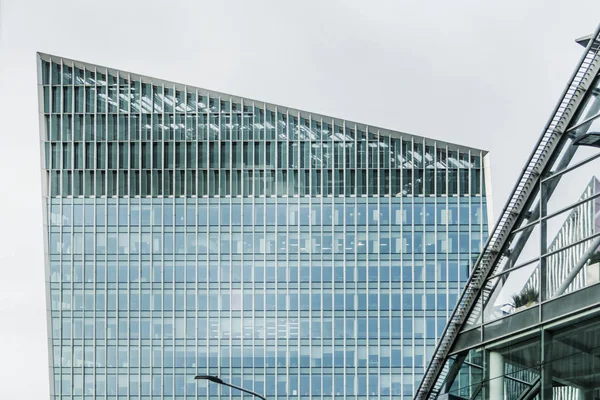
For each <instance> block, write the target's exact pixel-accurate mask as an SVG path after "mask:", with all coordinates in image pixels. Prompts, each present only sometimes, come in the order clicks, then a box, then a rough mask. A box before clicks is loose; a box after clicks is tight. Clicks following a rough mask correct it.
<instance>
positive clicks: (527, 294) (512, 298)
mask: <svg viewBox="0 0 600 400" xmlns="http://www.w3.org/2000/svg"><path fill="white" fill-rule="evenodd" d="M539 265H540V264H539V261H534V262H532V263H530V264H527V265H525V266H523V267H521V268H517V269H516V270H513V271H510V272H508V273H506V274H503V275H500V276H496V277H495V278H491V279H490V280H488V281H487V282H486V288H493V292H488V293H489V295H488V296H487V298H485V299H484V302H487V304H486V306H485V312H484V319H483V321H484V323H486V322H489V321H493V320H495V319H498V318H502V317H504V316H506V315H508V314H512V313H515V312H519V311H521V310H524V309H526V308H529V307H531V306H532V305H534V304H537V303H538V302H539Z"/></svg>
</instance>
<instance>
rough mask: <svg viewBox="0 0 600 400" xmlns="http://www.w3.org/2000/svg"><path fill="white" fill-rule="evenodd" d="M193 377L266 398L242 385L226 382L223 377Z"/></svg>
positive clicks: (264, 399) (265, 399) (263, 399)
mask: <svg viewBox="0 0 600 400" xmlns="http://www.w3.org/2000/svg"><path fill="white" fill-rule="evenodd" d="M194 379H202V380H205V381H211V382H214V383H217V384H219V385H223V386H229V387H230V388H234V389H237V390H240V391H242V392H244V393H248V394H251V395H252V396H256V397H258V398H259V399H262V400H267V398H266V397H265V396H262V395H260V394H258V393H254V392H253V391H251V390H248V389H244V388H243V387H239V386H235V385H232V384H231V383H227V382H225V381H224V380H223V379H221V378H219V377H218V376H215V375H198V376H196V377H195V378H194Z"/></svg>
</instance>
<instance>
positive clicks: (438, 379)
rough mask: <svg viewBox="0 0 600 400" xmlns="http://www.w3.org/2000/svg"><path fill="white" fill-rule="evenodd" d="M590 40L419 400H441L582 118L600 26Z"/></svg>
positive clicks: (598, 57) (599, 59)
mask: <svg viewBox="0 0 600 400" xmlns="http://www.w3.org/2000/svg"><path fill="white" fill-rule="evenodd" d="M589 38H590V39H591V38H594V39H593V40H586V41H583V42H580V44H582V45H585V46H586V50H585V52H584V54H583V56H582V57H581V60H580V62H579V63H578V66H577V68H576V69H575V71H574V73H573V75H572V76H571V78H570V80H569V83H568V85H567V86H566V88H565V89H564V91H563V94H562V96H561V100H560V101H559V103H558V104H557V105H556V107H555V109H554V111H553V113H552V116H551V118H550V119H549V121H548V123H547V124H546V127H545V129H544V131H543V134H542V135H541V137H540V139H539V141H538V143H537V145H536V147H535V149H534V151H533V152H532V154H531V155H530V157H529V160H528V162H527V164H526V166H525V168H524V169H523V171H522V173H521V176H520V178H519V180H518V181H517V183H516V185H515V187H514V189H513V191H512V194H511V196H510V198H509V200H508V202H507V204H506V205H505V207H504V210H503V211H502V214H501V216H500V218H499V220H498V222H497V224H496V226H495V227H494V230H493V231H492V233H491V235H490V237H489V239H488V241H487V243H486V245H485V247H484V250H483V251H482V253H481V255H480V256H479V258H478V259H477V262H476V264H475V266H474V268H473V271H472V273H471V276H470V278H469V280H468V282H467V284H466V286H465V289H464V290H463V292H462V294H461V297H460V299H459V302H458V304H457V306H456V307H455V309H454V311H453V313H452V315H451V317H450V318H449V320H448V323H447V325H446V328H445V330H444V332H443V334H442V338H441V339H440V341H439V342H438V345H437V347H436V350H435V353H434V355H433V358H432V360H431V362H430V363H429V365H428V367H427V369H426V372H425V375H424V378H423V380H422V381H421V384H420V385H419V388H418V389H417V391H416V392H415V397H414V398H415V400H424V399H430V398H435V397H436V396H437V395H438V394H439V393H440V390H441V388H442V385H443V383H444V381H445V379H444V378H445V377H446V375H447V374H449V373H452V372H451V371H450V369H451V368H450V367H449V366H448V364H447V363H446V360H447V358H448V356H449V354H450V352H451V350H452V346H453V345H454V343H455V340H456V339H457V337H458V335H459V332H460V331H461V330H462V329H463V328H464V326H465V324H466V323H468V322H473V321H471V320H472V319H478V318H480V316H481V311H482V307H483V304H482V302H481V299H482V298H488V297H489V295H490V293H491V292H492V291H493V289H494V287H488V286H486V285H485V282H486V279H487V278H488V277H490V276H493V275H494V274H496V273H497V272H498V269H499V268H498V267H499V266H500V264H501V263H500V262H499V261H500V259H501V258H502V257H501V254H502V253H501V251H502V250H503V249H504V248H505V247H506V245H507V242H508V239H509V237H510V234H511V232H512V231H513V229H514V228H515V227H516V226H517V223H518V222H519V221H521V220H522V219H523V217H524V216H525V214H527V213H528V212H529V207H528V205H529V203H530V201H531V197H532V194H533V193H535V192H534V190H535V189H536V187H537V184H538V183H539V180H540V177H541V175H542V172H543V171H544V170H545V168H546V166H547V165H548V164H549V162H550V161H551V160H552V159H553V158H554V157H555V156H556V154H555V153H556V150H557V145H558V144H559V143H561V139H563V137H564V135H565V131H566V129H567V127H568V126H569V123H570V122H571V120H572V119H573V118H574V116H575V115H576V113H577V110H578V108H579V105H580V103H581V101H582V99H583V98H584V97H585V95H586V93H587V91H588V89H590V85H591V84H592V82H593V81H594V78H595V77H596V75H597V74H598V71H599V70H600V26H599V27H598V28H597V29H596V31H595V32H594V33H593V34H592V35H590V36H589ZM538 212H539V209H538ZM456 372H457V371H454V373H456Z"/></svg>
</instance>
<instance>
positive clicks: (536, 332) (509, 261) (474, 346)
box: [418, 31, 600, 400]
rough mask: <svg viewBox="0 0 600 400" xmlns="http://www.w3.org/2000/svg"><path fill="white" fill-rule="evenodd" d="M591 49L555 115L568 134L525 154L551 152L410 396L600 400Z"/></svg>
mask: <svg viewBox="0 0 600 400" xmlns="http://www.w3.org/2000/svg"><path fill="white" fill-rule="evenodd" d="M592 37H595V38H598V31H597V32H596V33H595V35H593V36H592ZM589 46H590V47H588V48H587V50H586V52H585V53H584V56H583V58H582V62H581V64H580V65H579V66H578V69H577V70H576V74H575V75H574V77H573V78H572V81H571V82H570V84H569V85H568V86H567V89H566V91H565V94H564V98H563V100H562V101H561V103H560V104H559V106H558V107H557V109H556V113H557V114H556V115H555V117H554V119H560V120H562V121H564V123H565V126H566V129H564V133H563V132H562V131H560V130H558V129H557V130H550V129H549V130H547V131H546V132H545V133H544V135H543V137H542V140H540V143H539V147H538V148H537V149H536V151H535V152H534V153H533V154H534V156H533V157H535V154H542V149H543V148H544V146H548V144H549V143H552V142H553V141H554V140H556V146H555V147H554V148H553V149H551V150H548V152H547V154H548V155H549V156H548V159H547V162H546V163H544V164H541V162H542V161H541V160H538V161H535V159H534V158H533V157H532V161H530V162H537V163H540V164H539V170H540V171H541V173H540V174H537V175H531V182H533V184H531V188H532V189H531V191H530V193H529V196H528V197H527V198H525V199H524V202H523V204H524V205H523V207H522V208H521V210H520V211H518V212H515V211H514V210H511V208H510V207H516V204H517V203H515V202H513V203H510V202H509V204H508V205H507V209H506V211H505V213H506V214H505V215H507V214H511V213H512V214H513V215H518V217H517V218H516V219H515V222H514V225H513V227H512V229H510V230H507V237H506V240H505V241H504V242H503V243H502V244H501V247H500V248H501V250H500V251H498V252H496V254H497V257H495V260H494V261H493V263H492V264H491V268H490V269H489V272H488V273H487V275H486V276H484V277H483V278H482V282H483V284H482V285H481V286H480V289H479V290H478V291H477V295H476V299H477V300H476V301H475V302H474V305H473V307H472V308H471V310H470V312H469V314H468V315H467V316H466V317H465V319H464V323H462V326H461V327H460V328H459V333H458V336H457V337H456V338H455V339H454V341H453V343H452V344H451V345H450V347H449V348H450V350H449V352H448V355H447V357H446V358H445V360H444V367H443V368H442V369H441V371H440V373H439V374H438V375H437V376H436V377H435V379H436V380H435V383H434V384H433V385H432V387H430V388H427V390H428V393H425V392H422V393H419V397H418V398H427V399H435V398H438V399H515V400H516V399H540V400H552V399H555V400H593V399H598V398H600V362H599V361H598V354H599V349H600V341H599V337H600V336H599V333H600V319H599V315H600V285H598V283H600V181H599V180H598V175H599V172H600V148H599V147H598V145H597V144H595V145H592V146H587V145H580V143H586V142H585V141H581V137H582V136H585V135H590V134H591V135H594V134H595V133H597V130H596V129H597V128H596V126H597V123H598V121H600V98H599V93H600V77H599V76H598V72H599V68H598V61H600V56H599V53H598V52H599V49H600V42H599V41H598V40H597V39H596V40H592V43H591V44H590V45H589ZM571 88H577V91H576V90H571ZM579 95H580V96H581V97H580V98H577V96H579ZM565 104H568V105H569V107H566V106H564V105H565ZM565 110H566V111H565ZM569 112H571V113H570V114H569ZM547 138H548V139H547ZM592 143H593V142H592ZM535 169H537V167H536V168H532V166H531V164H530V165H529V166H528V167H527V168H526V169H524V170H535ZM524 177H525V175H523V177H522V178H521V179H522V180H521V183H520V184H519V185H518V186H517V189H516V190H518V188H520V187H525V185H524V184H523V183H522V182H524V180H525V178H524ZM513 204H515V205H513ZM503 218H504V217H503ZM499 224H500V225H501V224H502V220H501V222H500V223H499ZM500 225H499V226H500ZM494 234H495V233H493V235H494ZM492 237H494V236H492ZM488 252H491V250H489V249H488V248H486V249H484V250H483V254H486V253H488ZM482 260H484V258H482ZM483 263H484V261H481V262H480V263H478V264H477V265H476V266H475V270H476V271H478V270H479V268H480V266H481V265H483ZM474 275H475V277H474V279H477V277H476V274H474ZM467 292H468V291H467ZM465 293H466V292H465ZM463 297H465V296H463ZM473 297H474V298H475V296H473ZM461 300H462V299H461ZM438 351H439V349H438ZM423 382H424V383H425V382H426V380H424V381H423ZM422 387H424V386H423V385H422ZM421 396H422V397H421Z"/></svg>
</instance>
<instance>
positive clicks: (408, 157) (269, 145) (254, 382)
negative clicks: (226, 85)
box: [39, 54, 489, 400]
mask: <svg viewBox="0 0 600 400" xmlns="http://www.w3.org/2000/svg"><path fill="white" fill-rule="evenodd" d="M39 96H40V126H41V141H42V149H43V151H42V157H43V164H42V165H43V176H44V178H43V188H44V206H45V210H46V214H45V215H46V225H45V232H46V235H47V236H46V238H47V247H46V249H47V259H46V262H47V278H48V283H47V288H48V301H49V310H48V315H49V325H48V326H49V333H48V335H49V346H50V363H51V364H50V365H51V369H50V374H51V382H52V388H51V392H52V396H53V398H54V399H73V400H75V399H83V398H85V399H91V398H96V399H116V398H117V397H118V398H122V397H127V398H131V399H164V398H175V399H183V398H186V399H197V398H205V397H206V396H207V395H208V396H209V397H210V398H211V399H218V398H221V396H226V397H229V396H233V397H235V398H240V396H241V394H240V393H239V392H236V391H230V390H229V389H227V388H224V387H220V386H218V385H216V384H214V383H210V382H206V381H194V379H193V378H194V376H195V375H196V374H210V375H218V376H220V377H221V378H222V379H223V380H224V381H226V382H230V383H232V384H236V385H239V386H242V387H244V388H247V389H250V390H254V391H256V392H259V393H263V394H265V395H266V396H267V397H268V398H270V399H271V398H273V399H276V398H279V399H285V398H311V399H319V398H323V399H332V398H333V397H334V396H335V397H336V398H338V399H341V398H347V399H366V398H367V397H368V398H388V399H389V398H392V397H394V398H401V397H404V398H410V397H412V395H413V393H414V390H415V385H414V384H415V382H417V383H418V382H419V380H420V378H421V376H422V374H423V372H424V367H425V365H426V362H427V360H428V358H429V357H430V355H431V353H432V352H433V349H434V345H435V342H436V338H438V337H439V334H441V332H442V330H443V327H444V326H445V323H446V320H447V318H448V316H449V310H450V309H451V308H452V307H453V305H454V304H455V303H456V301H457V299H458V294H459V290H460V289H461V288H462V287H463V285H464V283H465V282H466V279H467V276H468V270H469V266H470V263H471V262H472V261H473V260H474V259H475V258H476V257H477V254H478V252H479V251H480V247H481V243H482V241H484V240H485V239H486V237H487V211H486V210H487V207H486V196H485V195H486V190H485V188H486V179H487V178H488V177H489V174H487V170H486V167H484V165H485V164H486V161H487V157H486V153H485V152H483V151H480V150H476V149H472V148H468V147H464V146H458V145H453V144H449V143H443V142H438V141H434V140H431V139H426V138H422V137H418V136H414V135H410V134H405V133H400V132H394V131H390V130H386V129H381V128H377V127H373V126H369V125H364V124H358V123H355V122H350V121H345V120H341V119H336V118H332V117H326V116H323V115H318V114H313V113H309V112H305V111H299V110H294V109H290V108H287V107H282V106H277V105H273V104H269V103H264V102H259V101H256V100H250V99H246V98H240V97H236V96H231V95H226V94H222V93H217V92H212V91H207V90H204V89H199V88H196V87H192V86H188V85H181V84H177V83H172V82H167V81H163V80H158V79H153V78H148V77H144V76H140V75H136V74H131V73H128V72H123V71H118V70H114V69H110V68H105V67H100V66H96V65H91V64H87V63H81V62H76V61H72V60H67V59H64V58H61V57H55V56H50V55H44V54H40V55H39ZM488 189H489V188H488Z"/></svg>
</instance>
